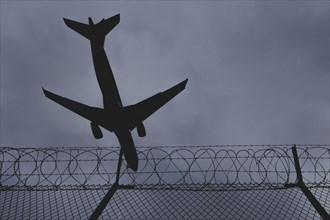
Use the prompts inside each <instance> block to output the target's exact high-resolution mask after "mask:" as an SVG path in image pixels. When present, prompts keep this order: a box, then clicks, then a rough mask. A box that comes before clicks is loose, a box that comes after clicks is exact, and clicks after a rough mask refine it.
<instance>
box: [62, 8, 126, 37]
mask: <svg viewBox="0 0 330 220" xmlns="http://www.w3.org/2000/svg"><path fill="white" fill-rule="evenodd" d="M63 20H64V23H65V24H66V25H67V26H68V27H69V28H71V29H72V30H74V31H76V32H78V33H79V34H81V35H82V36H84V37H86V38H87V39H89V40H93V39H97V40H99V39H100V38H104V37H105V36H106V35H107V34H108V33H109V32H110V31H111V30H112V29H113V28H114V27H115V26H116V25H117V24H118V23H119V21H120V14H117V15H115V16H112V17H111V18H108V19H102V20H101V21H100V22H99V23H97V24H93V21H92V19H91V18H89V24H83V23H80V22H77V21H73V20H70V19H67V18H63Z"/></svg>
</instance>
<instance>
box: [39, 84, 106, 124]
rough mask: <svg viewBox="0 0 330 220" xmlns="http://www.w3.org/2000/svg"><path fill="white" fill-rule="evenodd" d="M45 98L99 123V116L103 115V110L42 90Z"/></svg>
mask: <svg viewBox="0 0 330 220" xmlns="http://www.w3.org/2000/svg"><path fill="white" fill-rule="evenodd" d="M42 90H43V92H44V94H45V96H46V97H47V98H49V99H51V100H53V101H54V102H56V103H58V104H60V105H62V106H63V107H65V108H67V109H69V110H71V111H73V112H75V113H76V114H78V115H80V116H82V117H84V118H86V119H88V120H90V121H97V118H96V117H97V116H98V115H101V114H102V109H100V108H95V107H90V106H88V105H84V104H81V103H79V102H76V101H73V100H70V99H67V98H64V97H62V96H59V95H56V94H54V93H52V92H49V91H47V90H46V89H44V88H42Z"/></svg>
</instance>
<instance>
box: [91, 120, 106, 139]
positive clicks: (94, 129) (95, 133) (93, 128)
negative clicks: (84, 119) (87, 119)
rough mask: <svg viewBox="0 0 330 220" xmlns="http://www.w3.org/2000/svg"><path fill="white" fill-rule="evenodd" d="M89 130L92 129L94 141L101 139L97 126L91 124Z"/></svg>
mask: <svg viewBox="0 0 330 220" xmlns="http://www.w3.org/2000/svg"><path fill="white" fill-rule="evenodd" d="M91 128H92V132H93V135H94V137H95V139H100V138H102V137H103V134H102V131H101V128H100V127H99V125H98V124H96V123H94V122H91Z"/></svg>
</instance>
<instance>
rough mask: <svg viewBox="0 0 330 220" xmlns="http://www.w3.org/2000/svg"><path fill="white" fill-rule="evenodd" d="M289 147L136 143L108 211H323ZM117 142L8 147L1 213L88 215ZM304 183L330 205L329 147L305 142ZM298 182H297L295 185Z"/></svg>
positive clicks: (303, 215) (258, 215)
mask: <svg viewBox="0 0 330 220" xmlns="http://www.w3.org/2000/svg"><path fill="white" fill-rule="evenodd" d="M291 148H292V146H291V145H273V146H269V145H257V146H251V145H235V146H231V145H226V146H176V147H171V146H168V147H165V146H163V147H137V149H138V157H139V169H138V171H137V172H136V173H135V172H132V171H131V170H130V169H128V168H127V165H126V163H125V160H123V166H122V167H121V172H120V178H119V185H120V187H119V189H118V190H117V192H116V193H115V194H114V196H113V198H112V199H111V201H110V202H109V204H108V205H107V206H106V208H105V209H104V211H103V213H102V215H101V216H100V218H103V219H109V218H110V219H319V218H321V217H320V215H319V214H318V212H317V211H316V209H315V208H314V207H313V204H311V202H310V201H309V200H308V199H307V198H306V196H305V195H304V193H303V192H302V191H301V190H300V189H299V188H298V187H292V186H294V184H295V183H297V181H298V180H297V172H296V169H295V161H294V158H293V154H292V149H291ZM119 151H120V150H119V148H118V147H85V148H83V147H70V148H9V147H4V148H0V218H1V219H88V218H89V217H90V215H91V214H92V213H93V211H94V209H95V208H96V207H97V205H98V204H99V203H100V201H101V200H102V198H103V197H104V195H105V194H106V193H107V191H108V190H109V188H110V187H111V186H112V184H113V183H114V182H115V179H116V171H117V163H118V158H119ZM297 152H298V158H299V162H300V168H301V173H302V177H303V182H304V183H305V184H306V186H307V187H308V188H309V189H310V191H311V192H312V193H313V195H314V196H315V198H316V199H317V200H318V201H319V203H320V204H321V205H322V206H323V207H324V209H325V210H326V211H327V212H328V213H329V212H330V211H329V210H330V146H329V145H299V146H297ZM288 186H290V187H288Z"/></svg>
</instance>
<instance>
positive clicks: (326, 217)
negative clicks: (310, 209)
mask: <svg viewBox="0 0 330 220" xmlns="http://www.w3.org/2000/svg"><path fill="white" fill-rule="evenodd" d="M291 149H292V154H293V159H294V165H295V168H296V173H297V180H298V181H297V183H296V185H297V186H298V187H299V188H300V189H301V190H302V191H303V193H304V194H305V196H306V197H307V199H308V200H309V202H310V203H311V204H312V205H313V206H314V208H315V209H316V211H317V212H318V213H319V215H320V216H321V217H322V218H323V219H324V220H330V215H329V213H328V212H327V211H326V210H325V209H324V208H323V206H322V205H321V204H320V202H319V201H318V200H317V199H316V198H315V196H314V195H313V193H312V192H311V191H310V190H309V189H308V187H307V186H306V185H305V183H304V181H303V178H302V174H301V167H300V164H299V157H298V153H297V148H296V145H293V146H292V148H291Z"/></svg>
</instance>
